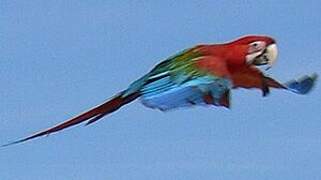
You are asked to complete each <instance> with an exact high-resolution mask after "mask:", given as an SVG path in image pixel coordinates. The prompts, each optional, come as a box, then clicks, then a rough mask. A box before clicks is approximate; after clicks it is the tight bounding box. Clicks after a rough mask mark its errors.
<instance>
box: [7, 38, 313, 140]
mask: <svg viewBox="0 0 321 180" xmlns="http://www.w3.org/2000/svg"><path fill="white" fill-rule="evenodd" d="M277 54H278V49H277V45H276V41H275V40H274V39H273V38H271V37H268V36H257V35H251V36H244V37H241V38H239V39H237V40H234V41H231V42H227V43H222V44H204V45H197V46H195V47H192V48H189V49H186V50H183V51H182V52H180V53H178V54H176V55H174V56H171V57H169V58H167V59H166V60H164V61H162V62H161V63H159V64H158V65H156V66H155V67H154V68H153V69H152V70H151V71H150V72H149V73H147V74H146V75H144V76H142V77H141V78H139V79H138V80H136V81H134V82H133V83H132V84H130V85H129V87H128V88H127V89H126V90H124V91H121V92H119V93H118V94H116V95H115V96H113V97H112V98H110V99H109V100H107V101H106V102H104V103H102V104H100V105H98V106H96V107H94V108H92V109H90V110H88V111H86V112H84V113H82V114H80V115H77V116H75V117H73V118H71V119H69V120H67V121H64V122H62V123H60V124H58V125H56V126H53V127H51V128H48V129H46V130H44V131H40V132H38V133H35V134H34V135H31V136H28V137H26V138H23V139H20V140H18V141H14V142H12V143H9V144H6V145H4V146H7V145H11V144H16V143H21V142H24V141H27V140H31V139H33V138H36V137H40V136H44V135H48V134H51V133H54V132H58V131H60V130H63V129H65V128H68V127H71V126H74V125H76V124H79V123H82V122H84V121H87V123H86V125H89V124H91V123H94V122H96V121H97V120H99V119H101V118H102V117H104V116H106V115H107V114H110V113H112V112H114V111H116V110H118V109H119V108H120V107H122V106H124V105H125V104H128V103H130V102H132V101H134V100H135V99H137V98H140V100H141V102H142V104H144V105H145V106H147V107H150V108H154V109H159V110H161V111H167V110H170V109H174V108H178V107H187V106H196V105H208V106H209V105H214V106H223V107H226V108H229V107H230V100H229V99H230V98H229V97H230V92H231V90H232V89H236V88H247V89H249V88H257V89H260V90H261V91H262V94H263V96H266V95H267V94H269V89H270V88H277V89H284V90H288V91H291V92H294V93H297V94H306V93H308V92H309V91H310V90H311V88H312V87H313V85H314V83H315V80H316V79H317V75H316V74H313V75H311V76H303V77H302V78H300V79H298V80H292V81H289V82H287V83H280V82H278V81H276V80H275V79H273V78H271V77H268V76H266V75H265V74H264V73H263V72H262V71H261V70H260V69H259V68H257V66H262V65H267V66H268V67H271V66H272V64H273V63H274V62H275V60H276V59H277Z"/></svg>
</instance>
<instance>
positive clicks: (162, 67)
mask: <svg viewBox="0 0 321 180" xmlns="http://www.w3.org/2000/svg"><path fill="white" fill-rule="evenodd" d="M201 48H203V47H202V46H198V47H195V48H192V49H189V50H185V51H183V52H182V53H179V54H178V55H176V56H173V57H171V58H169V59H167V60H165V61H163V62H162V63H160V64H158V65H157V66H156V67H155V68H154V69H153V70H152V71H151V72H150V73H149V75H148V78H147V80H146V83H145V84H144V85H143V86H142V87H141V90H140V93H141V100H142V103H143V104H144V105H146V106H147V107H151V108H157V109H160V110H169V109H173V108H178V107H185V106H191V105H207V104H212V105H217V106H225V107H229V90H230V88H231V82H230V79H229V78H228V77H229V73H228V71H227V67H226V65H225V62H224V61H223V60H221V59H218V57H213V56H210V55H206V54H202V53H201V52H200V49H201Z"/></svg>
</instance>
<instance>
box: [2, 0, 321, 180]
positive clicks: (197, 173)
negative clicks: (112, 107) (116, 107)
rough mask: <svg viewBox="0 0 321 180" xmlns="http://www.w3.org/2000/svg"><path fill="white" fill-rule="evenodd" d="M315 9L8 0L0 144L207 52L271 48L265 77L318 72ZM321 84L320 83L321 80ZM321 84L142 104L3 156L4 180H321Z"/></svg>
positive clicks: (297, 4) (319, 34)
mask: <svg viewBox="0 0 321 180" xmlns="http://www.w3.org/2000/svg"><path fill="white" fill-rule="evenodd" d="M320 7H321V3H320V1H318V0H315V1H290V0H289V1H277V0H275V1H225V0H224V1H223V0H221V1H200V0H197V1H165V0H162V1H116V0H115V1H113V0H111V1H104V0H97V1H78V0H69V1H63V0H57V1H41V0H34V1H13V0H10V1H9V0H1V1H0V83H1V88H0V115H1V116H0V119H1V121H0V143H1V144H3V143H6V142H8V141H11V140H16V139H17V138H21V137H24V136H26V135H29V134H31V133H34V132H36V131H38V130H41V129H44V128H47V127H49V126H52V125H54V124H56V123H58V122H61V121H63V120H66V119H68V118H70V117H72V116H74V115H76V114H78V113H80V112H82V111H84V110H86V109H87V108H90V107H92V106H94V105H96V104H99V103H101V102H103V101H104V100H105V99H107V98H109V97H110V96H112V95H113V94H115V93H117V92H118V91H120V90H123V89H125V88H126V87H127V85H128V84H130V83H131V82H132V81H134V80H135V79H137V78H139V77H140V76H141V75H143V74H144V73H146V72H148V71H149V70H150V69H151V68H152V67H153V66H154V65H155V64H157V63H158V62H160V61H161V60H163V59H165V58H167V57H168V56H170V55H173V54H174V53H176V52H178V51H180V50H182V49H184V48H188V47H191V46H194V45H195V44H199V43H216V42H224V41H229V40H231V39H235V38H237V37H239V36H242V35H245V34H267V35H270V36H273V37H275V38H276V39H277V41H278V44H279V51H280V56H279V61H278V62H277V64H276V65H275V66H274V67H273V68H272V69H271V70H269V71H268V72H267V73H268V74H269V75H271V76H273V77H275V78H277V79H278V80H280V81H287V80H290V79H292V78H296V77H300V76H301V75H304V74H310V73H312V72H317V73H319V74H321V73H320V69H321V43H320V42H321V41H320V40H321V24H320V17H321V11H320ZM319 85H320V84H319ZM320 88H321V86H317V87H316V88H315V89H314V91H313V92H311V93H310V94H308V95H307V96H300V95H296V94H293V93H290V92H285V91H278V90H274V91H272V93H271V94H270V96H269V97H267V98H263V97H261V92H259V91H257V90H251V91H250V90H234V91H233V95H232V109H231V110H228V109H225V108H216V107H209V108H205V107H196V108H190V109H180V110H175V111H171V112H168V113H163V112H160V111H157V110H152V109H148V108H145V107H144V106H143V105H141V104H140V103H139V101H135V102H134V103H132V104H130V105H128V106H126V107H125V108H123V109H121V110H120V111H118V112H116V113H114V114H112V115H111V116H108V117H106V118H104V119H103V120H101V121H99V122H98V123H96V124H94V125H92V126H88V127H84V126H82V125H80V126H78V127H74V128H71V129H68V130H65V131H63V132H60V133H58V134H53V135H50V136H49V137H43V138H39V139H36V140H33V141H30V142H27V143H24V144H19V145H16V146H11V147H7V148H4V149H0V179H1V180H44V179H45V180H66V179H68V180H92V179H95V180H107V179H113V180H130V179H153V180H157V179H161V180H167V179H168V180H170V179H175V180H195V179H216V180H235V179H237V180H257V179H260V180H269V179H273V180H284V179H291V180H305V179H306V180H314V179H320V178H321V118H320V113H321V109H320V106H321V97H320V94H321V89H320Z"/></svg>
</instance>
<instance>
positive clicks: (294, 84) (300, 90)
mask: <svg viewBox="0 0 321 180" xmlns="http://www.w3.org/2000/svg"><path fill="white" fill-rule="evenodd" d="M317 78H318V75H317V74H316V73H314V74H312V75H310V76H308V75H305V76H303V77H301V78H299V79H294V80H291V81H288V82H286V83H284V84H281V83H279V82H277V81H276V80H274V79H272V78H269V77H265V81H266V85H267V86H268V87H273V88H281V89H286V90H289V91H292V92H294V93H296V94H307V93H309V92H310V91H311V89H312V88H313V87H314V85H315V83H316V80H317Z"/></svg>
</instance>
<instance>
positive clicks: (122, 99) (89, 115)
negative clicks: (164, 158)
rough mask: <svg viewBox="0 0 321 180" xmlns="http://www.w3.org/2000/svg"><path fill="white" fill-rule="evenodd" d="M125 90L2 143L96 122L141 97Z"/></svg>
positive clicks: (23, 140)
mask: <svg viewBox="0 0 321 180" xmlns="http://www.w3.org/2000/svg"><path fill="white" fill-rule="evenodd" d="M124 94H125V91H123V92H121V93H119V94H118V95H116V96H114V97H113V98H111V99H109V100H107V101H106V102H104V103H102V104H100V105H98V106H96V107H94V108H92V109H90V110H88V111H86V112H84V113H81V114H80V115H78V116H75V117H73V118H71V119H69V120H66V121H64V122H62V123H60V124H58V125H56V126H53V127H50V128H48V129H46V130H43V131H40V132H38V133H35V134H34V135H31V136H28V137H26V138H23V139H20V140H17V141H14V142H11V143H8V144H5V145H2V146H1V147H4V146H9V145H13V144H17V143H22V142H25V141H28V140H31V139H34V138H37V137H40V136H44V135H49V134H51V133H54V132H58V131H61V130H63V129H65V128H68V127H71V126H74V125H76V124H79V123H82V122H84V121H87V123H86V125H89V124H91V123H94V122H96V121H97V120H99V119H101V118H102V117H104V116H106V115H107V114H110V113H112V112H114V111H116V110H117V109H119V108H120V107H122V106H123V105H125V104H128V103H130V102H131V101H133V100H135V99H136V98H137V97H139V96H140V95H139V93H132V94H130V95H124Z"/></svg>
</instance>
